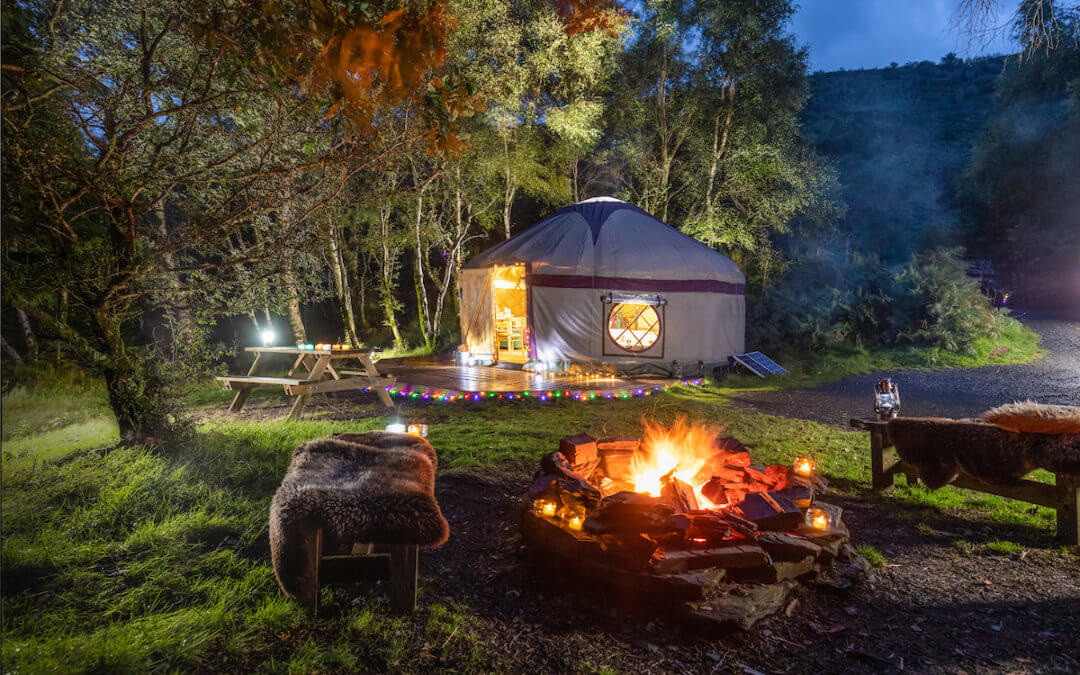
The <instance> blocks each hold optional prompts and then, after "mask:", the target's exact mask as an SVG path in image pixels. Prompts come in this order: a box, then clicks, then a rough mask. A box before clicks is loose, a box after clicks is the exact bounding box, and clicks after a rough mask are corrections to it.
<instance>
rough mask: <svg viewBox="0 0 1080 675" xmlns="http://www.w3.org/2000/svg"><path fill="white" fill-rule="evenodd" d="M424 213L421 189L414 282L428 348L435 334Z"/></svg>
mask: <svg viewBox="0 0 1080 675" xmlns="http://www.w3.org/2000/svg"><path fill="white" fill-rule="evenodd" d="M423 215H424V190H423V189H421V190H420V192H419V194H417V196H416V220H415V221H414V223H413V225H414V229H415V234H416V264H415V266H414V267H413V284H414V285H415V287H416V313H417V315H418V318H419V320H420V332H421V333H422V334H423V335H424V345H425V346H426V347H428V348H431V347H433V346H434V343H435V335H434V334H433V333H432V328H431V307H430V305H429V304H428V297H427V283H426V282H425V280H424V253H425V249H424V243H423V241H422V238H421V236H420V220H421V219H422V218H423Z"/></svg>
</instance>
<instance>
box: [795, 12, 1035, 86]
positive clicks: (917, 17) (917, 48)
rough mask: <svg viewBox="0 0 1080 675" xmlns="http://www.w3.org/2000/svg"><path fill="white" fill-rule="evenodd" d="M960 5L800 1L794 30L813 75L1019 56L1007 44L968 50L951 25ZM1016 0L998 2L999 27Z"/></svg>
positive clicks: (971, 46) (979, 46) (1002, 43)
mask: <svg viewBox="0 0 1080 675" xmlns="http://www.w3.org/2000/svg"><path fill="white" fill-rule="evenodd" d="M957 2H958V0H801V2H800V3H799V4H800V7H799V9H798V11H797V12H796V13H795V16H794V17H793V18H792V21H791V24H790V26H789V28H790V30H791V32H792V33H794V34H795V38H796V41H797V42H798V43H799V44H800V45H802V46H805V47H807V48H808V49H809V50H810V70H811V72H813V71H817V70H839V69H840V68H846V69H848V70H853V69H857V68H883V67H887V66H888V65H889V63H890V62H892V61H896V62H897V63H899V64H900V65H904V64H905V63H908V62H909V61H934V62H937V61H940V60H941V57H942V56H945V55H946V54H948V53H949V52H955V53H956V55H957V56H959V57H961V58H966V57H972V56H980V55H985V54H1006V53H1012V52H1014V51H1016V49H1015V48H1014V47H1013V46H1012V45H1011V44H1010V42H1009V41H1008V40H1007V39H1004V38H998V39H996V40H994V41H993V42H991V43H990V44H989V45H987V46H985V47H984V46H983V45H981V44H974V45H970V46H969V45H968V40H967V38H966V37H965V36H963V35H961V34H960V32H959V31H958V30H957V29H956V28H954V27H953V26H951V25H950V21H951V19H952V16H953V10H954V8H955V7H956V3H957ZM1017 4H1018V2H1017V0H1000V1H999V2H998V17H997V19H996V21H997V23H998V24H999V25H1000V24H1004V23H1007V22H1008V19H1009V15H1010V12H1011V10H1013V9H1015V7H1016V5H1017Z"/></svg>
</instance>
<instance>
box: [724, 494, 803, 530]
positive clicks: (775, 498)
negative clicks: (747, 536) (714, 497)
mask: <svg viewBox="0 0 1080 675" xmlns="http://www.w3.org/2000/svg"><path fill="white" fill-rule="evenodd" d="M737 508H738V509H739V510H740V511H742V513H743V515H745V516H746V517H747V518H749V519H750V520H752V521H754V522H755V523H756V524H757V526H758V527H760V528H762V529H769V530H793V529H795V528H796V527H798V526H799V525H800V524H802V522H803V521H804V520H805V516H803V512H802V510H801V509H799V507H798V506H796V505H795V502H793V501H791V499H789V498H787V497H785V496H784V495H781V494H779V493H776V492H772V493H769V492H755V493H753V494H750V495H747V497H746V499H744V500H743V501H742V502H741V503H740V504H739V505H738V507H737Z"/></svg>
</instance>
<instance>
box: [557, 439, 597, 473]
mask: <svg viewBox="0 0 1080 675" xmlns="http://www.w3.org/2000/svg"><path fill="white" fill-rule="evenodd" d="M559 452H561V453H562V454H563V456H564V457H566V459H567V460H569V461H570V464H572V465H573V466H575V467H579V466H583V465H586V464H589V463H591V462H592V461H593V460H595V459H597V454H596V439H595V438H594V437H592V436H590V435H589V434H575V435H573V436H567V437H566V438H564V439H562V440H561V441H559Z"/></svg>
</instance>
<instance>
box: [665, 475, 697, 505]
mask: <svg viewBox="0 0 1080 675" xmlns="http://www.w3.org/2000/svg"><path fill="white" fill-rule="evenodd" d="M660 483H661V484H662V485H663V487H661V488H660V499H662V500H663V501H665V502H667V503H668V504H671V505H672V506H674V507H675V510H676V511H679V512H682V513H687V512H689V511H697V510H698V503H697V497H695V496H694V488H692V487H690V486H689V485H687V484H686V483H685V482H683V481H681V480H679V479H678V478H676V477H675V476H674V472H672V473H669V474H668V475H666V476H664V477H663V478H661V479H660Z"/></svg>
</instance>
